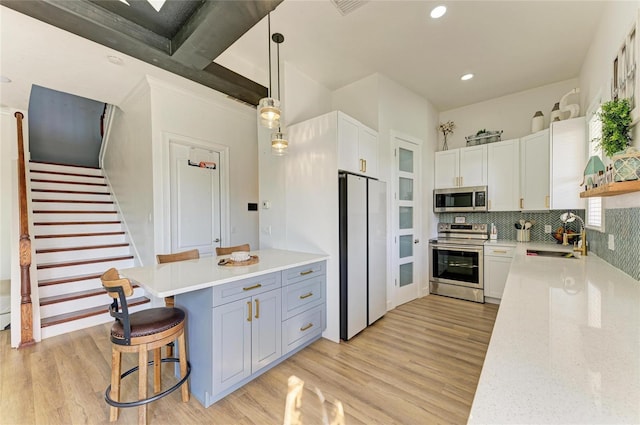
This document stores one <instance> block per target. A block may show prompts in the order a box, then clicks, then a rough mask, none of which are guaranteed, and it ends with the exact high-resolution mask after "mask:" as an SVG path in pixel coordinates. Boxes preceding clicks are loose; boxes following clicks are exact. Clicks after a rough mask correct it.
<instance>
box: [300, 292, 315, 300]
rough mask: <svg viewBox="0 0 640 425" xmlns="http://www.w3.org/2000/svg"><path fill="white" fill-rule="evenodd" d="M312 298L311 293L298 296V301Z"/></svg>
mask: <svg viewBox="0 0 640 425" xmlns="http://www.w3.org/2000/svg"><path fill="white" fill-rule="evenodd" d="M312 296H313V292H309V293H308V294H304V295H300V299H301V300H304V299H305V298H309V297H312Z"/></svg>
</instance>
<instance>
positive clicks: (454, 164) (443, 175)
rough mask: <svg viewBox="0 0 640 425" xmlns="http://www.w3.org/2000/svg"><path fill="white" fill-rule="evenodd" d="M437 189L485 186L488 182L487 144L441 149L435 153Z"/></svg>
mask: <svg viewBox="0 0 640 425" xmlns="http://www.w3.org/2000/svg"><path fill="white" fill-rule="evenodd" d="M434 173H435V175H434V182H435V183H434V184H435V188H436V189H446V188H451V187H469V186H485V185H486V184H487V146H486V145H480V146H470V147H467V148H460V149H451V150H448V151H440V152H436V154H435V166H434Z"/></svg>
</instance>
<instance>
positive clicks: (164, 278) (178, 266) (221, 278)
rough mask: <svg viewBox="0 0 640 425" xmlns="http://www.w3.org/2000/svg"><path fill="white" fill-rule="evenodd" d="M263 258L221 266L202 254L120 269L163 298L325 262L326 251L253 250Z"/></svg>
mask: <svg viewBox="0 0 640 425" xmlns="http://www.w3.org/2000/svg"><path fill="white" fill-rule="evenodd" d="M251 255H257V256H258V258H259V259H260V261H259V262H258V263H257V264H252V265H249V266H219V265H218V261H220V259H221V258H226V257H229V256H228V255H226V256H221V257H203V258H200V259H198V260H186V261H177V262H173V263H165V264H155V265H152V266H145V267H134V268H130V269H123V270H120V274H121V275H122V276H124V277H127V278H129V279H131V280H132V281H133V282H136V283H138V284H139V285H140V286H142V287H143V288H144V289H145V290H146V291H148V292H150V293H151V294H152V295H154V296H156V297H159V298H163V297H169V296H172V295H177V294H183V293H185V292H190V291H196V290H198V289H203V288H209V287H212V286H215V285H221V284H223V283H229V282H234V281H237V280H240V279H245V278H249V277H254V276H260V275H264V274H267V273H272V272H277V271H281V270H286V269H290V268H292V267H298V266H304V265H307V264H311V263H315V262H317V261H323V260H326V259H327V258H329V257H328V256H327V255H324V254H309V253H304V252H294V251H282V250H277V249H267V250H261V251H251Z"/></svg>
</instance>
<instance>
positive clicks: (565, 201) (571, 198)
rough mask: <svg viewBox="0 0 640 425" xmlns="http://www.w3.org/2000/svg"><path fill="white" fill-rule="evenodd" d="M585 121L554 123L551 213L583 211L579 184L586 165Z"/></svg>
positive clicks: (552, 126) (552, 133)
mask: <svg viewBox="0 0 640 425" xmlns="http://www.w3.org/2000/svg"><path fill="white" fill-rule="evenodd" d="M586 145H587V141H586V124H585V119H584V117H579V118H573V119H570V120H565V121H556V122H553V123H551V182H552V184H551V209H554V210H564V209H584V208H585V205H584V199H582V198H580V190H581V189H580V182H581V181H582V176H583V168H584V165H585V164H586Z"/></svg>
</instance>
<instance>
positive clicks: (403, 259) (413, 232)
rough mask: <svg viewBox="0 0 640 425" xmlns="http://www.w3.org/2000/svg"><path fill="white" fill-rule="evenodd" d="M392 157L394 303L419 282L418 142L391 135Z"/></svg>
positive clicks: (409, 297)
mask: <svg viewBox="0 0 640 425" xmlns="http://www.w3.org/2000/svg"><path fill="white" fill-rule="evenodd" d="M393 137H394V143H395V149H394V157H395V180H396V181H395V189H396V190H395V194H394V209H395V214H394V215H395V220H394V221H395V223H394V227H395V229H394V230H395V232H394V233H395V235H394V245H395V250H394V251H395V256H394V257H395V271H394V284H395V297H394V301H395V305H400V304H404V303H406V302H408V301H411V300H413V299H415V298H417V297H418V291H419V282H420V261H419V259H420V256H419V251H420V250H419V246H420V245H419V243H420V240H419V238H418V235H419V234H420V231H419V229H420V216H419V214H418V211H417V210H416V207H417V206H418V205H420V203H419V194H420V188H419V183H420V179H419V175H420V173H419V169H418V167H419V145H417V144H415V143H411V142H410V141H408V140H406V138H404V137H401V136H398V135H394V136H393Z"/></svg>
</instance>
